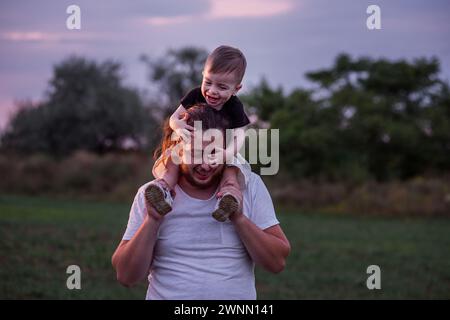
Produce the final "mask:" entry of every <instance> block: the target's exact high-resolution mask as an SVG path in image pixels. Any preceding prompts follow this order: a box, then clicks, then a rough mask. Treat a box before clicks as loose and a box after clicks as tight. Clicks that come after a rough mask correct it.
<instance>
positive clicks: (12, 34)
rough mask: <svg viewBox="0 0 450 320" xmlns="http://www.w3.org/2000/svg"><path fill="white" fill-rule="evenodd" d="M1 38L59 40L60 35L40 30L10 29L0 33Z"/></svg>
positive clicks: (11, 39)
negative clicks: (23, 30)
mask: <svg viewBox="0 0 450 320" xmlns="http://www.w3.org/2000/svg"><path fill="white" fill-rule="evenodd" d="M0 39H2V40H9V41H16V42H22V41H41V42H42V41H57V40H59V37H58V36H57V35H56V34H51V33H45V32H38V31H25V32H22V31H9V32H2V33H0Z"/></svg>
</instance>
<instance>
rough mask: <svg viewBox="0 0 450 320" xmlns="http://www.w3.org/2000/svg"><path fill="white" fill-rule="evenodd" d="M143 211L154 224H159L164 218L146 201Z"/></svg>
mask: <svg viewBox="0 0 450 320" xmlns="http://www.w3.org/2000/svg"><path fill="white" fill-rule="evenodd" d="M145 210H146V211H147V214H148V217H149V218H150V219H152V220H153V221H155V222H156V223H158V224H159V223H161V222H162V219H163V218H164V216H163V215H160V214H159V213H158V212H157V211H156V210H155V208H153V206H152V205H150V204H148V203H147V201H145Z"/></svg>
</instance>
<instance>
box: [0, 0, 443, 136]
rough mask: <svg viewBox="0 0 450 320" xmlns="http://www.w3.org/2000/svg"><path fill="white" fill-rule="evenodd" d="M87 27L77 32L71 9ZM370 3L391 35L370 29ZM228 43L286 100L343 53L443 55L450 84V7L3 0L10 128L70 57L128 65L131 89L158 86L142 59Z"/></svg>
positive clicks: (2, 65) (0, 17) (317, 1)
mask: <svg viewBox="0 0 450 320" xmlns="http://www.w3.org/2000/svg"><path fill="white" fill-rule="evenodd" d="M73 4H75V5H78V6H79V7H80V10H81V29H80V30H69V29H68V28H67V27H66V20H67V18H68V17H69V14H68V13H66V9H67V7H68V6H70V5H73ZM369 5H378V6H379V8H380V11H381V29H379V30H369V29H368V28H367V26H366V20H367V18H368V17H369V14H368V13H367V12H366V9H367V7H368V6H369ZM222 44H227V45H231V46H235V47H238V48H240V49H241V50H242V51H243V52H244V54H245V56H246V58H247V63H248V67H247V72H246V75H245V78H244V82H243V86H244V87H243V88H244V90H245V88H247V89H248V88H251V87H252V86H254V85H256V84H258V82H259V81H260V79H261V78H262V77H265V78H266V79H267V80H268V81H269V83H270V84H271V85H273V86H282V87H283V89H284V90H285V92H289V91H290V90H292V89H293V88H296V87H300V86H308V85H310V84H309V83H308V82H307V80H306V79H305V77H304V74H305V72H308V71H314V70H318V69H322V68H327V67H330V66H331V65H332V63H333V61H334V58H335V57H336V55H337V54H339V53H344V52H345V53H348V54H350V55H352V56H353V57H355V58H356V57H359V56H369V57H372V58H381V57H383V58H388V59H393V60H396V59H408V60H410V61H411V60H412V59H414V58H418V57H433V56H434V57H437V58H438V59H439V60H440V62H441V78H443V79H446V80H449V79H450V1H448V0H443V1H440V0H435V1H429V0H428V1H424V0H390V1H377V0H373V1H363V0H339V1H323V0H298V1H296V0H152V1H143V0H133V1H124V0H96V1H89V0H71V1H66V0H59V1H56V0H54V1H50V0H39V1H31V0H29V1H25V0H16V1H13V0H2V1H1V2H0V129H2V128H4V127H5V125H6V123H7V120H8V118H9V116H10V115H11V114H12V113H13V112H14V110H15V106H16V103H17V102H18V101H23V100H32V101H39V100H42V99H43V98H44V97H45V96H44V94H45V90H46V88H47V87H48V81H49V80H50V78H51V76H52V68H53V66H54V65H55V64H58V63H59V62H61V61H62V60H63V59H65V58H67V57H68V56H70V55H79V56H83V57H86V58H89V59H95V60H96V61H98V62H101V61H104V60H106V59H114V60H116V61H119V62H121V63H122V64H123V66H124V77H125V83H126V84H127V85H129V86H133V87H135V88H138V89H139V90H145V89H146V88H148V87H149V85H150V84H149V81H148V80H147V74H146V69H145V66H144V64H143V63H142V62H140V61H139V57H140V55H141V54H147V55H148V56H150V57H154V58H157V57H160V56H162V55H164V53H165V52H166V51H167V50H168V49H170V48H172V49H177V48H181V47H184V46H197V47H201V48H205V49H206V50H208V51H211V50H213V49H214V48H216V47H217V46H219V45H222Z"/></svg>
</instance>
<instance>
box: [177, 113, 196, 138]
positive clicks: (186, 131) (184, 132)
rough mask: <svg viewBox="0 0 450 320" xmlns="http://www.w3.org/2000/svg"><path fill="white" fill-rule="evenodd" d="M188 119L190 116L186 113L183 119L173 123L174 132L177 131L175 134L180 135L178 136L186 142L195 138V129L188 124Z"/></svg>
mask: <svg viewBox="0 0 450 320" xmlns="http://www.w3.org/2000/svg"><path fill="white" fill-rule="evenodd" d="M188 118H189V114H188V113H187V112H186V113H184V115H183V117H182V118H180V119H177V120H175V121H174V122H173V128H172V129H173V131H175V133H176V134H178V136H180V137H181V139H183V140H184V141H191V140H190V139H193V137H194V136H193V132H194V130H195V128H194V127H193V126H190V125H188V124H187V123H186V121H187V119H188Z"/></svg>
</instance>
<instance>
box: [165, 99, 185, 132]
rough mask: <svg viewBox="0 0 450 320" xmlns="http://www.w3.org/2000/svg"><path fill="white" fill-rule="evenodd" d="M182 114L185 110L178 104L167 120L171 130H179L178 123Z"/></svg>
mask: <svg viewBox="0 0 450 320" xmlns="http://www.w3.org/2000/svg"><path fill="white" fill-rule="evenodd" d="M184 113H186V108H185V107H183V105H182V104H180V105H179V106H178V108H177V110H175V112H174V113H173V114H172V115H171V116H170V118H169V126H170V127H171V128H172V130H176V129H178V128H179V127H178V125H179V121H180V120H181V119H182V118H183V114H184Z"/></svg>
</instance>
